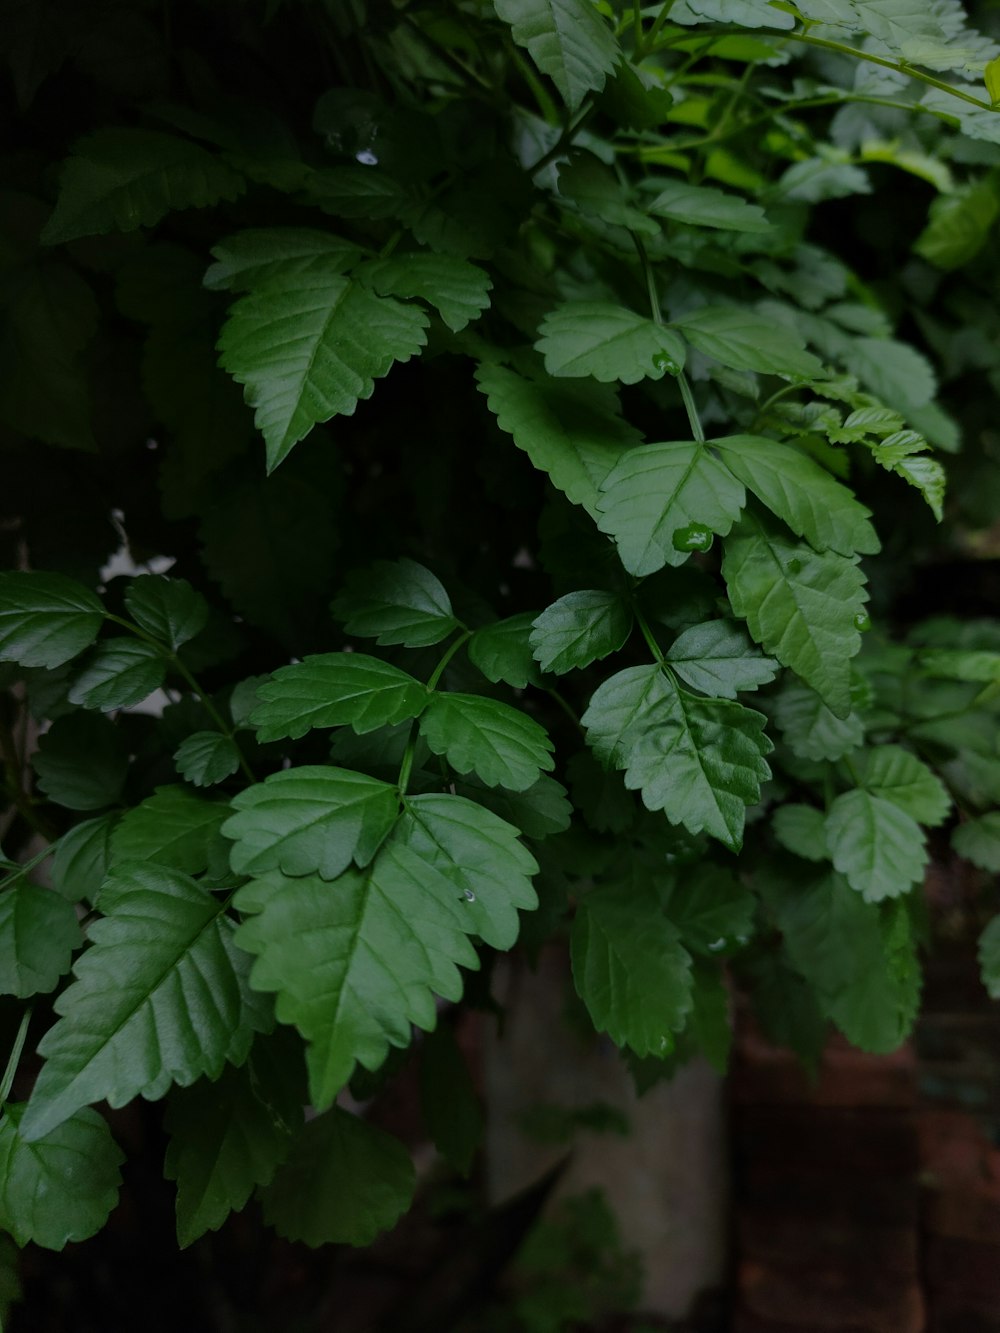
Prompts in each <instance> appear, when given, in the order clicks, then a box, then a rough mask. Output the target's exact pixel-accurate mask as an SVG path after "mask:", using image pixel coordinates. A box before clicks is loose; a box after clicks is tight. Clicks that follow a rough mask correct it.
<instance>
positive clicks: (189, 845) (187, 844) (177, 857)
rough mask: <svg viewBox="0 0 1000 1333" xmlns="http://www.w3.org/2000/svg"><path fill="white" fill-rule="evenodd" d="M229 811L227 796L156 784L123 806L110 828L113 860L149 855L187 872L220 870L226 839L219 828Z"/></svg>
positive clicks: (133, 858)
mask: <svg viewBox="0 0 1000 1333" xmlns="http://www.w3.org/2000/svg"><path fill="white" fill-rule="evenodd" d="M229 814H230V806H229V804H228V802H225V801H213V800H207V799H206V798H205V797H203V796H198V795H197V794H196V793H195V792H193V791H191V790H190V789H189V788H187V787H183V786H180V785H178V786H173V787H157V789H156V791H155V792H154V793H153V795H152V796H147V797H146V799H145V800H144V801H142V802H140V804H139V805H136V806H133V808H132V809H131V810H128V811H126V813H125V814H124V815H123V817H122V819H121V820H120V822H119V823H118V825H117V826H116V828H115V829H114V831H113V832H112V834H111V864H112V865H113V866H115V867H116V868H117V866H118V863H119V862H121V861H153V862H155V863H156V864H157V865H159V866H167V867H169V868H170V869H172V870H182V871H184V872H185V873H186V874H189V875H198V874H201V872H202V871H203V870H207V869H209V868H211V869H212V870H213V871H214V872H215V873H218V872H219V871H220V870H222V871H224V870H225V866H226V853H227V844H226V842H225V840H224V839H223V837H222V835H221V831H220V830H221V828H222V825H223V823H224V822H225V820H226V819H227V817H228V816H229Z"/></svg>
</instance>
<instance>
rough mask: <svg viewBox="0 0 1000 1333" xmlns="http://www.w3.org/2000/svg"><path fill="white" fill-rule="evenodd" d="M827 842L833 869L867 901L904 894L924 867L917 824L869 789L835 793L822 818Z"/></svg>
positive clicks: (924, 851) (924, 846)
mask: <svg viewBox="0 0 1000 1333" xmlns="http://www.w3.org/2000/svg"><path fill="white" fill-rule="evenodd" d="M826 841H827V846H828V847H829V849H830V856H831V858H832V860H833V864H834V867H835V868H836V869H837V870H839V871H840V873H841V874H842V875H843V876H844V877H845V878H846V880H847V882H848V884H850V886H851V888H852V889H855V890H856V891H857V892H858V893H860V894H861V896H862V897H863V898H864V899H865V901H866V902H870V903H877V902H881V901H882V899H883V898H898V897H899V896H900V894H903V893H909V891H910V889H911V888H912V887H913V885H914V884H916V883H918V882H919V881H920V880H921V879H922V878H923V874H924V870H925V869H926V866H927V843H926V839H925V837H924V834H923V832H922V830H921V828H920V825H919V824H918V823H917V822H916V820H914V819H912V818H911V817H910V816H909V815H908V814H907V813H906V812H905V811H904V810H901V809H900V808H899V806H898V805H895V804H893V802H892V801H889V800H886V799H885V798H884V797H882V796H875V795H873V794H872V793H871V792H869V791H861V790H857V791H848V792H844V793H843V794H842V795H840V796H838V797H837V799H836V800H835V801H834V802H833V804H832V805H831V806H830V811H829V814H828V815H827V817H826Z"/></svg>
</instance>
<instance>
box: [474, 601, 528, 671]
mask: <svg viewBox="0 0 1000 1333" xmlns="http://www.w3.org/2000/svg"><path fill="white" fill-rule="evenodd" d="M534 619H535V614H534V612H533V611H522V612H521V614H520V615H516V616H508V617H507V619H506V620H497V621H495V622H494V623H493V624H492V625H484V626H483V627H482V628H481V629H477V630H476V632H475V633H474V634H473V636H472V638H471V639H470V640H469V643H468V653H469V658H470V660H471V661H472V662H474V663H475V665H476V666H477V667H478V668H479V670H480V671H481V672H482V673H483V675H484V676H485V677H486V679H487V680H491V681H492V682H493V683H494V685H495V684H497V683H498V682H500V681H503V682H504V684H505V685H511V686H513V688H514V689H515V690H523V689H524V688H525V687H526V686H528V685H541V683H542V678H541V675H540V673H539V670H538V667H537V666H536V665H535V659H534V657H533V656H532V652H531V643H530V641H529V636H530V634H531V626H532V623H533V621H534Z"/></svg>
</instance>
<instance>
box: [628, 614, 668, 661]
mask: <svg viewBox="0 0 1000 1333" xmlns="http://www.w3.org/2000/svg"><path fill="white" fill-rule="evenodd" d="M632 610H633V611H634V613H635V621H636V624H637V625H638V626H639V628H640V629H641V630H642V637H643V638H644V639H645V640H646V642H647V644H648V645H649V651H650V652H651V653H652V654H653V656H654V657H655V658H656V660H657V662H658V663H659V665H660V666H664V665H665V663H664V658H663V649H662V648H661V647H660V645H659V644H658V643H657V642H656V639H655V637H654V635H653V631H652V630H651V629H650V628H649V621H648V620H647V619H646V617H645V616H644V615H643V614H642V612H641V611H640V610H639V608H638V606H636V605H635V603H633V604H632Z"/></svg>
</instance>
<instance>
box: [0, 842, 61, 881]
mask: <svg viewBox="0 0 1000 1333" xmlns="http://www.w3.org/2000/svg"><path fill="white" fill-rule="evenodd" d="M53 851H55V847H54V846H49V847H46V848H45V849H44V850H43V851H40V852H38V853H37V854H36V855H35V856H33V857H32V858H31V859H30V860H29V861H22V862H21V863H20V864H19V865H18V866H16V867H15V868H14V869H13V870H12V871H11V872H10V874H8V875H5V876H4V877H3V879H0V890H2V889H6V888H7V887H8V886H9V885H10V884H11V883H12V882H13V881H14V880H16V879H23V878H24V876H25V875H27V874H30V872H31V871H32V870H34V868H35V866H39V865H41V864H42V862H43V861H45V860H47V858H48V857H50V856H51V855H52V853H53Z"/></svg>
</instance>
